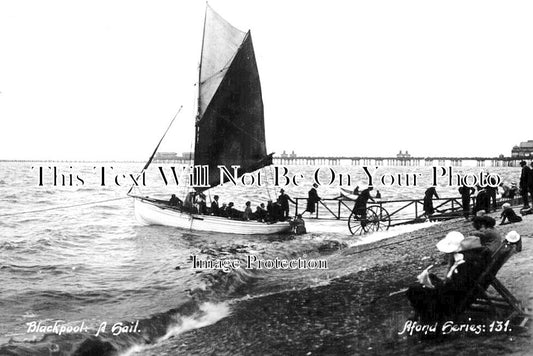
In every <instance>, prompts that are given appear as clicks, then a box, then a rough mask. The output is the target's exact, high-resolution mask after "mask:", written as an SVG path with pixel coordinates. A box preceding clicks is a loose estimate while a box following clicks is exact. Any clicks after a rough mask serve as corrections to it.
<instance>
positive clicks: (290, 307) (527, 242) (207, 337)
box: [142, 207, 533, 356]
mask: <svg viewBox="0 0 533 356" xmlns="http://www.w3.org/2000/svg"><path fill="white" fill-rule="evenodd" d="M515 210H518V209H516V207H515ZM492 216H493V217H494V218H496V219H497V221H498V223H499V212H496V213H493V214H492ZM496 228H497V230H498V231H500V232H501V234H502V236H504V235H505V234H506V233H507V232H508V231H511V230H516V231H517V232H519V233H520V234H521V236H522V241H523V251H522V252H521V253H517V254H515V255H513V256H512V257H511V259H510V260H509V261H508V262H507V263H506V265H505V266H504V267H503V268H502V269H501V270H500V272H499V274H498V278H499V279H500V281H501V282H502V283H503V284H504V285H505V286H507V287H508V289H509V290H510V291H511V292H512V293H513V294H514V295H515V296H516V297H517V298H518V299H519V300H521V301H522V303H523V305H525V306H527V307H529V308H531V307H532V302H533V287H532V286H533V259H532V258H531V250H533V235H532V230H533V215H529V216H525V217H524V220H523V221H522V222H520V223H516V224H510V225H503V226H499V225H497V227H496ZM452 230H458V231H461V232H462V233H463V234H465V235H468V233H469V232H471V231H473V227H472V226H471V223H470V222H466V221H465V220H464V219H456V220H452V221H447V222H443V223H440V224H436V225H433V226H431V227H429V228H426V229H422V230H418V231H415V232H411V233H407V234H402V235H399V236H396V237H393V238H389V239H386V240H382V241H379V242H375V243H373V244H369V245H362V246H356V247H352V248H347V249H345V250H344V251H342V253H341V257H340V259H341V260H342V259H343V258H345V259H357V260H358V261H360V264H358V266H360V268H359V269H358V270H354V271H353V272H351V273H348V274H347V275H345V276H343V277H340V278H337V279H333V280H332V281H331V283H329V284H328V285H322V286H317V287H313V288H307V289H303V290H294V291H286V292H282V293H278V294H272V295H266V296H262V297H259V298H254V299H249V300H244V301H240V302H239V303H236V304H234V305H232V313H231V315H230V316H228V317H226V318H224V319H222V320H220V321H219V322H218V323H216V324H213V325H210V326H207V327H204V328H200V329H195V330H193V331H190V332H186V333H183V334H180V335H178V336H175V337H173V338H171V339H169V340H167V341H165V342H164V344H165V345H164V347H163V346H162V345H155V346H153V347H148V349H145V350H143V352H142V354H148V355H154V356H155V355H175V354H193V355H198V354H227V355H234V354H248V355H249V354H266V355H274V354H277V355H279V354H283V355H324V354H326V355H336V354H349V355H359V354H365V355H366V354H375V355H378V354H380V355H383V354H401V355H411V354H413V355H414V354H431V355H451V354H453V355H502V354H513V355H529V354H531V349H532V345H533V343H532V338H531V337H532V333H531V330H527V329H514V330H511V331H507V332H493V333H485V334H482V335H474V334H472V333H464V332H459V333H455V334H453V335H448V336H446V337H442V338H437V339H435V338H433V339H424V338H421V337H420V335H416V334H415V335H407V336H406V335H405V334H403V335H399V333H400V332H401V331H402V330H403V328H404V325H405V323H406V321H407V320H408V318H409V316H410V315H412V310H411V308H410V306H409V303H408V301H407V299H406V298H405V295H404V293H402V292H400V291H401V290H402V289H404V288H406V287H407V286H408V285H410V284H412V283H414V282H415V276H416V275H417V274H418V273H420V271H421V270H422V269H423V268H425V267H427V266H428V265H429V264H435V265H436V266H439V267H438V268H435V269H434V271H435V272H437V274H439V275H442V274H443V271H444V269H445V266H444V265H443V263H442V255H441V253H439V252H438V251H437V249H436V248H435V243H436V242H437V241H439V240H440V239H441V238H442V237H444V235H445V234H446V233H447V232H448V231H452ZM337 262H338V261H337ZM340 262H342V261H340ZM259 321H260V322H259ZM528 326H530V323H529V324H528ZM221 335H223V336H222V337H221ZM169 344H170V345H169Z"/></svg>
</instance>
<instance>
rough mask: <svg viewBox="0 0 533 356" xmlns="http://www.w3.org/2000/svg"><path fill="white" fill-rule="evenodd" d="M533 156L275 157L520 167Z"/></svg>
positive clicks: (320, 162) (288, 161) (277, 160)
mask: <svg viewBox="0 0 533 356" xmlns="http://www.w3.org/2000/svg"><path fill="white" fill-rule="evenodd" d="M522 160H533V157H405V158H404V157H402V158H398V157H347V156H340V157H316V156H302V157H279V156H278V157H274V164H276V165H310V166H340V165H353V166H413V167H417V166H452V167H462V166H465V167H520V161H522Z"/></svg>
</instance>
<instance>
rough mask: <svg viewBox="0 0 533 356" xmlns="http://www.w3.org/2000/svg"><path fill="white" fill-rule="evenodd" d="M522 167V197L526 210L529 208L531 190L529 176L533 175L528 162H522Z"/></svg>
mask: <svg viewBox="0 0 533 356" xmlns="http://www.w3.org/2000/svg"><path fill="white" fill-rule="evenodd" d="M520 166H522V173H521V174H520V195H522V200H523V203H524V209H527V208H529V200H528V196H527V193H528V188H529V184H528V183H529V179H530V178H529V176H530V174H531V169H530V168H529V167H528V166H527V163H526V161H521V162H520Z"/></svg>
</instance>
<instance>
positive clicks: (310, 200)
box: [304, 183, 321, 214]
mask: <svg viewBox="0 0 533 356" xmlns="http://www.w3.org/2000/svg"><path fill="white" fill-rule="evenodd" d="M316 188H318V184H316V183H315V184H313V188H311V189H310V190H309V192H308V193H307V207H306V209H305V211H308V212H309V213H310V214H313V213H314V212H315V207H316V204H317V203H318V202H319V201H320V199H321V198H320V197H319V196H318V193H317V191H316ZM305 211H304V213H305Z"/></svg>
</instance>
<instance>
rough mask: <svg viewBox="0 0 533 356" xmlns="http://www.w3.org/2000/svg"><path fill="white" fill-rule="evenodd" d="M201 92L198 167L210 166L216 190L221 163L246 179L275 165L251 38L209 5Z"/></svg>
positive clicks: (196, 146)
mask: <svg viewBox="0 0 533 356" xmlns="http://www.w3.org/2000/svg"><path fill="white" fill-rule="evenodd" d="M210 21H214V22H216V23H215V24H213V23H210ZM241 39H242V40H241ZM239 40H241V41H242V42H240V43H239V46H238V48H235V43H236V42H238V41H239ZM219 42H222V43H219ZM208 47H209V48H208ZM213 49H216V50H213ZM232 50H233V51H234V52H232ZM210 56H215V58H211V57H210ZM199 93H200V97H199V102H198V118H197V121H196V143H195V154H194V164H195V165H207V166H209V183H210V185H211V186H215V185H218V184H219V183H220V173H219V169H218V166H219V165H225V166H226V167H227V168H228V169H229V170H230V171H233V170H232V169H231V166H232V165H239V166H240V167H241V168H240V170H239V175H242V174H244V173H248V172H252V171H254V170H257V169H260V168H262V167H264V166H267V165H270V164H272V157H271V156H270V155H267V154H266V145H265V125H264V115H263V99H262V96H261V84H260V81H259V73H258V71H257V63H256V60H255V54H254V48H253V44H252V37H251V34H250V32H248V33H243V32H241V31H239V30H237V29H235V28H234V27H232V26H231V25H230V24H229V23H227V22H226V21H225V20H224V19H222V18H221V17H220V16H219V15H217V14H216V13H215V12H214V11H213V10H211V9H210V8H209V7H208V9H207V13H206V24H205V26H204V42H203V48H202V60H201V65H200V88H199ZM205 189H206V188H197V189H196V190H198V191H200V190H205Z"/></svg>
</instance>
